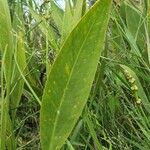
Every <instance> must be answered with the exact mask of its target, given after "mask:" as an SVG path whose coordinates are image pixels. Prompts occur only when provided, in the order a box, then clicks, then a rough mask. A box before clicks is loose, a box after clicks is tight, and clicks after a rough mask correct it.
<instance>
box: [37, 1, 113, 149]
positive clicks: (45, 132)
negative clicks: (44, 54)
mask: <svg viewBox="0 0 150 150" xmlns="http://www.w3.org/2000/svg"><path fill="white" fill-rule="evenodd" d="M110 6H111V0H101V1H98V2H97V3H96V4H95V5H94V6H93V7H92V9H91V10H90V11H89V12H88V13H87V14H86V15H85V16H84V17H83V18H82V20H81V21H80V22H79V23H78V25H77V26H76V27H75V28H74V30H73V31H72V32H71V34H70V36H69V37H68V39H67V40H66V42H65V43H64V45H63V47H62V49H61V51H60V53H59V55H58V57H57V59H56V61H55V63H54V65H53V67H52V69H51V72H50V74H49V76H48V79H47V82H46V86H45V89H44V95H43V99H42V106H41V112H40V134H41V144H42V149H43V150H56V149H60V148H61V147H62V145H63V144H64V142H65V141H66V139H67V138H68V136H69V134H70V133H71V131H72V129H73V127H74V125H75V123H76V122H77V120H78V118H79V116H80V115H81V113H82V110H83V108H84V105H85V104H86V101H87V99H88V96H89V93H90V89H91V86H92V82H93V79H94V76H95V72H96V69H97V65H98V62H99V57H100V54H101V50H102V49H103V46H104V39H105V34H106V29H107V24H108V19H109V11H110Z"/></svg>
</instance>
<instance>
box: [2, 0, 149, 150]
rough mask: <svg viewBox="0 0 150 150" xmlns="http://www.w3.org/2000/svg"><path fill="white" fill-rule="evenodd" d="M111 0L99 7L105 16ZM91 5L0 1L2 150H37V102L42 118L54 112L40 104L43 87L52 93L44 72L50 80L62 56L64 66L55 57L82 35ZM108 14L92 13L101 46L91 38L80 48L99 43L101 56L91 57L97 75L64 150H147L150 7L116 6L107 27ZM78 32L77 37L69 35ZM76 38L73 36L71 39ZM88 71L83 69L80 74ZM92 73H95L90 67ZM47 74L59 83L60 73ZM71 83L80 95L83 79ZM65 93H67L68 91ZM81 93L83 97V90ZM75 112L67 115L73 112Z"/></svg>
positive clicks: (117, 2) (118, 0) (80, 0)
mask: <svg viewBox="0 0 150 150" xmlns="http://www.w3.org/2000/svg"><path fill="white" fill-rule="evenodd" d="M101 1H102V0H101ZM109 2H111V1H106V0H104V1H103V2H102V4H103V6H104V7H103V8H104V10H105V11H107V12H108V13H109V8H107V7H108V5H110V4H109ZM94 3H95V1H88V2H87V1H85V0H72V1H71V0H68V1H67V0H66V6H65V10H64V9H62V8H61V7H60V6H59V5H58V4H57V1H43V2H41V3H40V4H38V1H35V0H32V1H31V0H15V1H13V0H9V1H8V3H7V0H0V59H1V62H0V66H1V69H0V73H1V75H0V76H1V85H0V89H1V92H0V95H1V97H0V117H1V122H0V149H1V150H6V149H8V150H16V149H17V150H37V149H41V144H40V132H39V131H41V132H42V129H41V130H40V124H41V122H40V121H41V120H42V117H41V120H40V119H39V118H40V111H41V103H42V100H44V101H45V106H47V107H45V106H43V105H42V107H43V112H42V111H41V113H42V115H43V116H44V117H45V112H44V111H45V110H46V109H45V108H47V110H48V109H49V108H51V107H52V106H51V107H50V106H49V105H46V104H47V103H46V101H47V100H45V99H48V98H49V97H48V98H45V97H46V94H44V96H43V93H46V91H48V90H47V89H46V88H45V87H49V86H48V85H49V84H50V86H53V87H55V86H54V85H52V83H51V82H52V81H53V78H52V75H49V74H52V73H51V69H52V68H53V69H52V70H54V66H59V62H62V64H63V61H64V62H65V59H64V58H65V57H62V58H63V60H62V59H60V58H59V57H60V55H61V53H62V55H63V56H67V54H68V53H67V52H68V51H65V48H68V47H67V45H69V42H68V41H69V40H70V39H71V40H72V43H75V42H74V41H80V40H81V39H82V34H83V32H81V31H84V29H85V27H86V26H87V25H88V21H86V20H88V19H89V18H90V19H91V20H92V16H94V13H95V12H96V10H97V9H96V6H98V4H99V5H100V3H99V2H98V3H97V4H96V5H95V6H94V7H93V8H92V9H91V11H90V12H88V11H89V9H90V7H91V6H92V5H93V4H94ZM107 9H108V10H107ZM100 10H101V9H100ZM87 12H88V14H87V15H85V14H86V13H87ZM97 12H98V11H97ZM99 12H100V11H99ZM108 13H106V14H102V13H97V14H96V15H95V16H97V19H98V18H99V17H100V18H101V20H102V22H103V20H104V24H100V25H102V27H103V30H102V28H101V29H98V28H96V27H95V28H93V30H92V33H94V35H96V33H97V34H100V33H99V31H103V32H102V33H101V35H100V37H99V40H96V39H97V37H98V36H89V37H88V39H89V42H87V43H88V44H87V45H85V47H86V46H87V50H88V49H90V45H94V44H95V42H97V41H98V42H99V43H100V44H99V45H100V47H96V46H95V47H96V48H97V49H98V48H99V50H101V51H102V52H101V56H100V58H99V53H100V52H99V53H97V55H96V56H97V57H96V58H97V59H99V63H98V66H97V67H96V65H94V67H96V68H97V70H96V74H95V78H94V81H93V82H92V83H93V84H92V88H91V92H90V94H89V96H88V99H87V98H86V96H85V98H84V100H87V103H86V105H85V106H84V109H83V111H82V114H81V115H80V114H78V115H80V117H79V118H78V116H77V118H76V119H78V121H77V122H75V123H76V124H75V126H74V125H73V124H72V121H71V122H70V126H71V127H73V126H74V128H73V130H72V132H71V134H70V136H69V137H68V140H67V141H66V142H65V144H64V145H63V146H62V148H61V149H62V150H74V149H75V150H78V149H79V150H89V149H90V150H101V149H104V150H105V149H108V150H149V149H150V92H149V91H150V1H149V0H114V1H113V2H112V7H111V11H110V13H109V14H110V19H109V24H108V26H107V20H108V18H109V17H108ZM84 15H85V16H84ZM83 16H84V17H83ZM95 16H94V17H95ZM88 17H89V18H88ZM94 17H93V18H94ZM90 19H89V20H90ZM105 19H106V22H105ZM78 22H79V23H78ZM91 22H92V21H91ZM91 22H90V23H91ZM100 25H99V26H100ZM77 28H79V29H80V30H79V31H80V32H77V31H75V30H77ZM105 28H107V33H106V34H105ZM81 29H83V30H81ZM85 31H86V30H85ZM74 33H76V34H75V35H77V33H78V34H79V36H73V35H74ZM92 33H91V35H92ZM103 34H104V35H105V37H106V38H105V39H106V40H105V42H104V36H102V35H103ZM71 36H72V37H71ZM90 37H94V38H95V39H92V38H91V41H90ZM67 39H68V40H67ZM71 40H70V41H71ZM67 42H68V43H67ZM81 42H82V41H81ZM64 43H67V44H64ZM89 43H90V44H89ZM103 44H104V45H105V46H103ZM63 45H64V46H63ZM65 45H66V47H65ZM77 45H78V44H76V45H74V46H77ZM79 45H80V44H79ZM70 47H71V46H70ZM88 47H89V48H88ZM93 47H94V46H93ZM75 48H76V47H75ZM96 48H95V49H96ZM68 49H69V48H68ZM89 51H90V50H89ZM65 52H66V54H65ZM88 57H89V55H87V54H85V55H84V58H85V59H86V58H88ZM67 58H68V57H67ZM84 58H83V59H80V60H81V64H82V63H84ZM67 60H68V59H66V61H67ZM87 60H88V63H89V64H88V65H89V66H92V65H93V64H92V63H93V62H94V61H93V60H94V59H92V60H91V59H87ZM55 64H56V65H55ZM57 64H58V65H57ZM60 64H61V63H60ZM81 66H82V65H81ZM83 67H84V66H83ZM55 68H56V67H55ZM57 68H58V69H60V68H59V67H57ZM87 68H88V67H87ZM87 68H85V69H83V70H85V71H86V69H87ZM58 69H57V70H58ZM90 69H91V72H92V70H93V73H94V69H92V67H91V68H90ZM52 72H54V73H53V75H55V76H54V78H55V77H56V78H59V80H60V82H62V83H63V80H62V78H63V76H64V74H60V73H62V72H61V71H60V72H59V71H58V72H56V71H52ZM74 73H76V72H75V71H74ZM88 73H89V72H88ZM74 78H75V77H74ZM75 79H76V81H78V82H74V86H76V87H78V88H77V89H78V90H80V91H82V89H80V87H82V86H81V85H82V84H80V83H82V80H83V79H84V78H83V77H82V76H77V77H76V78H75ZM91 81H92V78H90V79H88V81H87V87H88V85H89V84H88V83H91ZM79 82H80V83H79ZM45 85H46V86H45ZM85 85H86V84H85ZM74 86H73V87H74ZM58 88H59V87H56V89H58ZM84 88H86V87H84ZM45 89H46V90H45ZM54 89H55V88H54ZM73 89H74V88H72V89H70V90H71V91H73ZM54 91H55V90H54ZM80 91H79V93H80ZM87 91H88V90H87ZM70 93H71V94H72V95H73V92H70ZM81 93H82V92H81ZM84 94H85V95H88V92H87V94H86V92H85V93H84ZM84 94H83V93H82V95H81V99H82V97H84V96H83V95H84ZM42 97H43V98H42ZM44 101H43V103H44ZM79 105H82V104H81V103H80V104H79ZM67 106H68V105H67ZM73 106H74V105H72V106H71V107H69V109H70V110H72V109H73ZM66 109H67V110H68V107H66V108H65V109H64V111H65V112H67V110H66ZM50 110H51V109H50ZM80 110H82V109H79V111H80ZM69 112H70V111H69ZM70 116H71V114H70V113H69V114H68V115H67V118H69V119H70ZM44 117H43V118H44ZM48 117H49V116H48ZM69 119H68V120H69ZM43 120H44V119H43ZM42 122H43V121H42ZM67 123H68V122H67ZM43 124H44V125H43ZM43 124H41V126H44V128H47V130H49V126H48V125H47V124H46V123H43ZM63 124H64V123H62V124H59V125H58V126H60V129H59V131H61V130H62V131H63V130H64V128H63ZM61 126H62V129H61ZM43 133H44V132H43ZM41 135H42V134H41ZM44 135H45V134H44ZM44 135H43V136H44ZM57 142H58V143H59V139H58V140H57ZM53 143H54V142H53ZM43 145H44V144H43ZM45 149H48V150H53V149H57V148H56V147H55V148H51V149H49V148H45ZM45 149H44V150H45Z"/></svg>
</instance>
